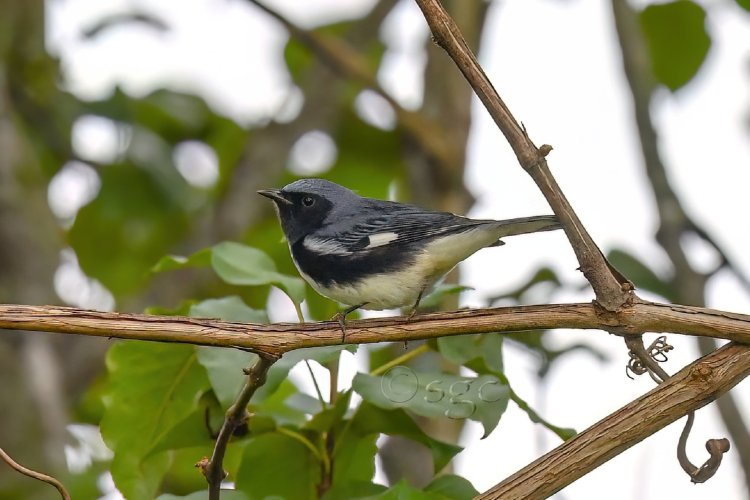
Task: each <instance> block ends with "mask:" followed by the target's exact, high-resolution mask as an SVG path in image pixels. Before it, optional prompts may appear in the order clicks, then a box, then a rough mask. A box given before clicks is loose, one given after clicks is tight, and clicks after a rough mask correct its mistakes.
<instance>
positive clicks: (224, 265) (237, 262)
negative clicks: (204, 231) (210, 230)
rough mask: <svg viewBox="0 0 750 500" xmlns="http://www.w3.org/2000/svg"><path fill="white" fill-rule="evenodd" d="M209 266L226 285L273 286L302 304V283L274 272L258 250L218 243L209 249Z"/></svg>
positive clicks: (231, 243)
mask: <svg viewBox="0 0 750 500" xmlns="http://www.w3.org/2000/svg"><path fill="white" fill-rule="evenodd" d="M211 266H212V267H213V268H214V271H216V274H218V275H219V277H220V278H221V279H222V280H224V281H225V282H227V283H229V284H232V285H241V286H247V285H250V286H257V285H276V286H278V287H279V288H281V289H282V290H283V291H284V292H286V294H287V295H288V296H289V298H290V299H292V301H294V302H295V303H297V304H301V303H302V301H304V300H305V282H304V281H302V279H301V278H296V277H294V276H288V275H286V274H281V273H278V272H276V264H274V262H273V260H272V259H271V258H270V257H269V256H268V255H267V254H266V253H264V252H262V251H260V250H258V249H257V248H253V247H249V246H247V245H243V244H242V243H236V242H232V241H225V242H223V243H219V244H218V245H216V246H214V247H213V249H212V253H211Z"/></svg>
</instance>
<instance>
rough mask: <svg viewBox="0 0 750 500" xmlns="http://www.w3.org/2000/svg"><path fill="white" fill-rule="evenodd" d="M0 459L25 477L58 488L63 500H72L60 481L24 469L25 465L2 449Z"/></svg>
mask: <svg viewBox="0 0 750 500" xmlns="http://www.w3.org/2000/svg"><path fill="white" fill-rule="evenodd" d="M0 458H2V459H3V460H4V461H5V463H7V464H8V465H10V466H11V467H12V468H14V469H15V470H17V471H18V472H20V473H21V474H23V475H24V476H29V477H32V478H34V479H36V480H38V481H43V482H45V483H47V484H51V485H52V486H54V487H55V488H57V491H58V492H60V496H61V497H62V498H63V500H70V494H69V493H68V490H66V489H65V486H63V484H62V483H61V482H60V481H59V480H58V479H55V478H54V477H52V476H48V475H47V474H43V473H41V472H37V471H35V470H31V469H29V468H28V467H24V466H23V465H21V464H19V463H18V462H16V461H15V460H13V459H12V458H11V457H10V455H8V454H7V453H6V452H5V450H3V449H2V448H0Z"/></svg>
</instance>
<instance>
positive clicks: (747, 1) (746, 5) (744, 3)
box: [737, 0, 750, 12]
mask: <svg viewBox="0 0 750 500" xmlns="http://www.w3.org/2000/svg"><path fill="white" fill-rule="evenodd" d="M737 5H739V6H740V7H742V8H743V9H745V10H746V11H748V12H750V0H737Z"/></svg>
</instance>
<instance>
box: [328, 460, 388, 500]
mask: <svg viewBox="0 0 750 500" xmlns="http://www.w3.org/2000/svg"><path fill="white" fill-rule="evenodd" d="M337 464H338V462H336V463H334V467H335V466H336V465H337ZM333 474H334V475H333V480H334V483H335V481H336V473H335V472H334V473H333ZM386 489H387V488H386V487H385V486H383V485H382V484H377V483H372V482H370V481H347V482H345V483H344V484H341V485H337V484H334V485H333V486H332V487H331V489H329V490H328V491H326V492H325V494H324V495H323V497H322V498H323V500H351V499H353V498H362V499H367V500H369V499H371V498H372V497H374V496H375V495H379V494H380V493H383V492H384V491H385V490H386Z"/></svg>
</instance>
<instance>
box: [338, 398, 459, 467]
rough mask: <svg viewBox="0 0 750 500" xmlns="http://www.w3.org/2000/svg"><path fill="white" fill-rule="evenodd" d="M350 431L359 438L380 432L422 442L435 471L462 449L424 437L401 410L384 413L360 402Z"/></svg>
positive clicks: (367, 403) (364, 402)
mask: <svg viewBox="0 0 750 500" xmlns="http://www.w3.org/2000/svg"><path fill="white" fill-rule="evenodd" d="M349 432H354V433H356V434H357V435H359V436H369V435H371V434H381V433H382V434H388V435H390V436H403V437H405V438H408V439H411V440H412V441H416V442H417V443H421V444H423V445H425V446H426V447H427V448H429V449H430V451H431V452H432V460H433V466H434V470H435V472H438V471H440V470H441V469H442V468H443V467H445V466H446V465H447V464H448V462H450V460H451V459H452V458H453V457H454V456H455V455H456V454H457V453H458V452H460V451H461V450H462V448H461V447H459V446H455V445H452V444H448V443H443V442H442V441H438V440H436V439H433V438H431V437H430V436H428V435H427V434H425V433H424V431H422V429H420V428H419V426H418V425H417V424H416V423H415V422H414V420H412V419H411V417H409V415H407V414H406V413H405V412H404V411H403V410H401V409H396V410H387V409H383V408H379V407H377V406H375V405H374V404H371V403H369V402H367V401H363V402H362V403H361V404H360V406H359V408H358V409H357V412H356V413H355V414H354V417H353V418H352V421H351V425H350V426H349Z"/></svg>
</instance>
